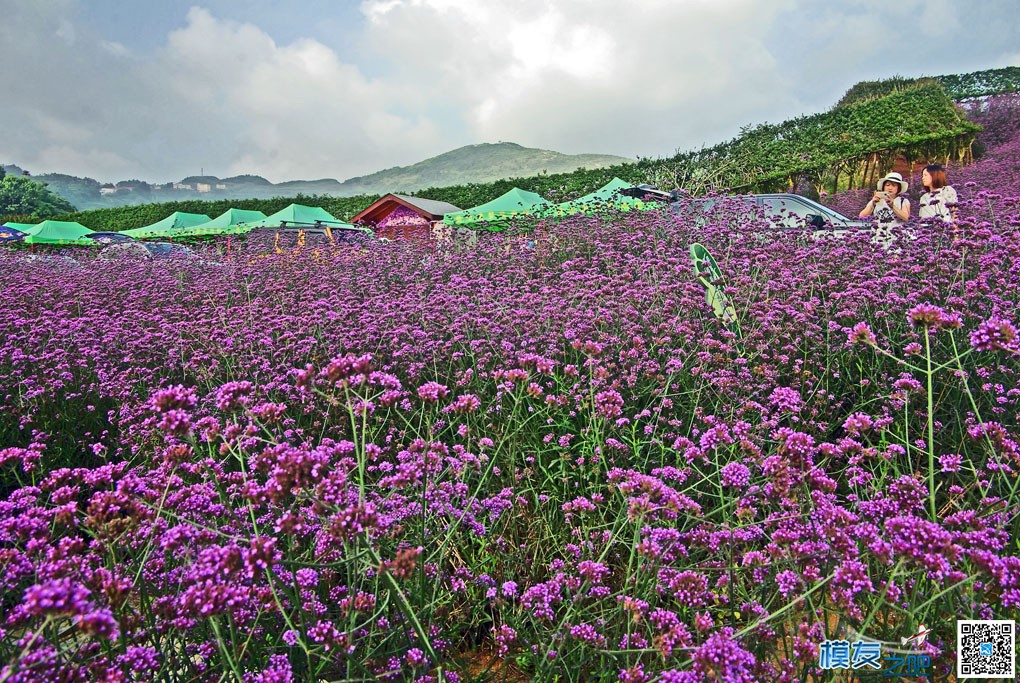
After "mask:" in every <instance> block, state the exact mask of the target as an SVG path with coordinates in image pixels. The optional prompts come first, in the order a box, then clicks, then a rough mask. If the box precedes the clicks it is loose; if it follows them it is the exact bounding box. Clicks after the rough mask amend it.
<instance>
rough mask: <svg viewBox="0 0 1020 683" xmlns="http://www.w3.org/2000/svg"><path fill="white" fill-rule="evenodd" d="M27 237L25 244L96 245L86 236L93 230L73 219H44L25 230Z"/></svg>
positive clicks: (24, 240)
mask: <svg viewBox="0 0 1020 683" xmlns="http://www.w3.org/2000/svg"><path fill="white" fill-rule="evenodd" d="M18 229H19V230H20V228H18ZM24 232H25V233H26V234H27V237H25V239H23V240H22V242H23V243H25V244H80V245H81V246H85V247H89V246H94V245H95V242H93V241H92V240H90V239H88V238H86V237H85V236H86V235H88V234H91V233H92V232H93V231H92V230H90V229H88V228H86V227H85V226H84V225H82V224H81V223H75V222H72V221H43V222H42V223H36V224H35V225H33V226H30V227H28V228H26V229H25V230H24Z"/></svg>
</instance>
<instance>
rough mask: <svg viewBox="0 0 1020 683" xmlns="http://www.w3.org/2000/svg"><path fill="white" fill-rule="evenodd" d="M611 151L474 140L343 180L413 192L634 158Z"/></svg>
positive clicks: (365, 187)
mask: <svg viewBox="0 0 1020 683" xmlns="http://www.w3.org/2000/svg"><path fill="white" fill-rule="evenodd" d="M632 161H633V160H632V159H626V158H624V157H617V156H610V155H608V154H560V153H559V152H552V151H550V150H546V149H531V148H528V147H521V146H520V145H518V144H515V143H513V142H499V143H495V144H490V143H483V144H480V145H468V146H467V147H461V148H459V149H455V150H453V151H452V152H446V153H445V154H440V155H439V156H436V157H432V158H431V159H426V160H425V161H419V162H418V163H416V164H412V165H411V166H398V167H396V168H389V169H386V170H385V171H379V172H377V173H372V174H371V175H367V176H362V177H359V178H351V179H349V180H347V181H345V182H343V183H341V185H340V187H341V192H342V193H343V194H345V195H348V196H350V195H356V194H385V193H386V192H400V191H406V192H412V191H414V190H420V189H423V188H426V187H446V186H449V185H466V184H469V183H491V182H493V181H496V180H502V179H504V178H526V177H529V176H535V175H540V174H542V173H549V174H553V173H570V172H571V171H576V170H577V169H579V168H588V169H594V168H605V167H607V166H616V165H618V164H626V163H630V162H632Z"/></svg>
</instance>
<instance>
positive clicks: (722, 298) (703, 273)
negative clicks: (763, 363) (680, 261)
mask: <svg viewBox="0 0 1020 683" xmlns="http://www.w3.org/2000/svg"><path fill="white" fill-rule="evenodd" d="M690 252H691V261H692V262H693V264H694V274H695V276H696V277H697V278H698V281H699V282H701V284H702V285H704V286H705V301H706V302H707V303H708V305H709V307H710V308H711V309H712V311H713V312H714V313H715V315H716V317H717V318H719V320H721V321H722V323H723V324H724V325H725V326H726V328H727V329H729V331H730V332H732V333H733V334H735V335H737V337H740V326H739V325H738V324H737V310H736V309H735V308H733V304H731V303H730V300H729V299H727V298H726V295H725V294H724V293H723V286H724V285H723V275H722V270H720V269H719V264H718V263H716V262H715V259H714V258H713V257H712V254H711V253H709V251H708V249H706V248H705V247H703V246H702V245H700V244H698V243H697V242H695V243H694V244H692V245H691V248H690Z"/></svg>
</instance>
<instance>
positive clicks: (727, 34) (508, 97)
mask: <svg viewBox="0 0 1020 683" xmlns="http://www.w3.org/2000/svg"><path fill="white" fill-rule="evenodd" d="M362 6H363V8H364V11H365V12H366V14H367V15H368V16H370V17H372V22H371V23H370V25H369V36H370V40H371V43H372V44H374V45H375V46H376V53H377V54H378V55H386V56H388V57H389V58H390V59H391V60H392V61H393V70H394V72H393V74H392V76H391V77H392V78H394V79H400V81H401V82H404V83H406V84H408V86H409V87H413V86H414V85H415V84H417V85H418V88H417V89H418V91H419V92H420V97H421V98H422V99H425V98H427V97H428V96H429V92H430V91H432V92H441V93H443V94H444V97H445V98H446V99H447V100H448V101H452V102H454V103H456V104H457V105H459V107H460V108H461V109H462V111H464V112H466V116H465V120H464V123H465V124H466V125H467V126H468V131H469V133H470V137H471V140H470V141H482V140H495V139H503V140H514V141H517V142H521V143H522V144H526V145H534V146H540V147H547V148H553V149H557V150H560V151H566V152H591V151H605V152H614V153H618V154H622V155H625V156H633V155H635V154H646V155H647V154H663V153H669V152H671V151H673V149H674V148H675V146H676V145H678V144H681V142H682V141H683V140H688V141H692V140H693V141H694V144H695V145H697V144H700V143H701V142H703V141H708V142H715V141H716V140H718V139H721V138H723V137H725V136H726V135H727V132H731V131H733V130H734V129H735V128H736V127H737V126H739V125H741V124H743V123H747V122H749V121H751V120H753V113H752V112H753V111H755V110H757V109H758V108H760V107H761V106H762V105H763V104H764V105H768V103H769V102H773V101H775V100H777V99H782V98H783V97H784V96H786V93H787V91H788V87H787V86H786V84H785V79H784V77H783V76H782V74H781V73H780V72H779V70H778V69H777V65H776V64H775V60H774V59H773V58H772V56H771V54H770V53H769V51H768V49H767V47H766V45H765V41H766V39H767V37H768V35H769V33H770V31H771V30H772V27H773V22H774V19H775V17H776V15H777V14H778V13H779V12H780V11H782V10H783V9H788V8H790V7H792V2H791V1H790V0H784V1H782V2H769V3H761V2H754V1H753V0H717V1H716V2H702V1H694V2H692V1H688V2H669V1H666V0H659V1H649V2H643V3H641V4H640V5H632V6H623V5H621V4H620V3H619V2H616V1H610V0H565V1H563V2H557V3H549V2H542V1H539V0H519V1H514V2H510V1H507V2H485V3H465V2H449V1H441V0H406V1H404V2H395V1H394V0H384V1H380V2H372V1H371V0H370V1H368V2H365V3H363V5H362ZM422 36H429V37H430V38H431V39H430V40H429V41H428V42H427V44H426V45H427V47H425V46H423V42H422V39H421V37H422Z"/></svg>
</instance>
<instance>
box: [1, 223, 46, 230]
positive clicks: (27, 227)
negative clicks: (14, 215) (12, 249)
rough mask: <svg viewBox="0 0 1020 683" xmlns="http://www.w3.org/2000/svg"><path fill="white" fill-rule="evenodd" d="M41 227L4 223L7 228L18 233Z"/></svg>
mask: <svg viewBox="0 0 1020 683" xmlns="http://www.w3.org/2000/svg"><path fill="white" fill-rule="evenodd" d="M37 225H39V224H38V223H4V227H5V228H13V229H14V230H17V231H18V232H28V229H29V228H34V227H35V226H37Z"/></svg>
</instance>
